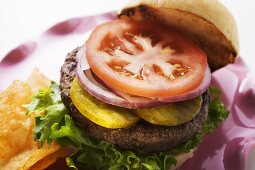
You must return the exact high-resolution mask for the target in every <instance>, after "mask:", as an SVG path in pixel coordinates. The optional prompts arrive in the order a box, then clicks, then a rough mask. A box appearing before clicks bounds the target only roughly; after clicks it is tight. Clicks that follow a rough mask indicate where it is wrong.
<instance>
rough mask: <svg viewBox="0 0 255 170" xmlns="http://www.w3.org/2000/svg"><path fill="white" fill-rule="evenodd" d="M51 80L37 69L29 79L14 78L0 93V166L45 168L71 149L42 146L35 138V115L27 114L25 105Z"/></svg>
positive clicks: (24, 169) (25, 168) (23, 169)
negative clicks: (19, 79) (22, 80)
mask: <svg viewBox="0 0 255 170" xmlns="http://www.w3.org/2000/svg"><path fill="white" fill-rule="evenodd" d="M49 84H50V81H49V80H48V79H47V78H46V77H45V76H44V75H43V74H41V73H40V72H39V70H38V69H35V70H34V71H33V73H32V74H31V76H30V77H29V79H28V82H21V81H14V82H13V83H12V85H11V86H10V87H8V88H7V89H6V90H5V91H3V92H0V127H1V131H0V151H1V152H0V169H1V170H5V169H6V170H10V169H11V170H17V169H20V170H28V169H31V170H32V169H37V170H40V169H45V168H46V167H48V166H49V165H51V164H52V163H54V162H55V161H56V160H57V159H58V158H60V157H66V156H67V155H68V154H69V152H68V150H67V149H66V148H61V147H60V146H58V145H56V144H52V146H50V147H49V146H47V145H45V146H43V147H39V145H38V143H37V142H34V140H33V128H34V126H35V121H34V114H30V115H26V112H27V110H26V108H25V107H24V105H25V104H28V103H30V102H31V99H32V95H33V93H34V92H35V91H37V90H38V89H40V88H43V87H47V86H49Z"/></svg>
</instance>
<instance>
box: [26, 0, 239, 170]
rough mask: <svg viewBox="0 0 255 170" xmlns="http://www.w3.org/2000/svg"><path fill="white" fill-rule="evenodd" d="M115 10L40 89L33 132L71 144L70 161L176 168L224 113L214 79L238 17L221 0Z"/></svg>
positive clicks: (150, 2)
mask: <svg viewBox="0 0 255 170" xmlns="http://www.w3.org/2000/svg"><path fill="white" fill-rule="evenodd" d="M118 17H119V19H117V20H114V21H110V22H107V23H103V24H101V25H99V26H97V27H96V28H95V29H94V30H93V31H92V33H91V35H90V37H89V39H88V40H87V41H86V43H85V45H83V46H81V47H78V48H76V49H75V50H73V51H72V52H71V53H69V54H68V55H67V57H66V59H65V62H64V64H63V66H62V68H61V79H60V89H58V86H57V85H56V84H55V83H53V84H52V86H51V87H50V88H49V89H44V90H41V91H40V92H39V93H38V94H37V95H35V96H34V101H33V102H32V104H31V105H30V107H29V108H30V111H36V110H40V111H44V112H45V113H46V114H45V115H44V116H42V117H38V118H37V119H36V123H37V128H36V129H35V139H36V140H39V141H41V142H42V143H44V142H45V141H48V142H52V141H56V142H57V143H59V144H60V145H62V146H66V145H70V146H72V147H73V149H74V153H73V154H72V155H71V156H69V157H68V158H67V163H68V165H69V166H70V167H81V168H84V167H88V166H89V167H95V168H97V169H169V168H176V167H177V166H179V165H180V164H181V163H183V162H184V161H185V160H186V159H187V158H189V157H191V156H192V152H193V151H194V150H195V149H196V147H197V145H198V143H199V142H200V141H201V139H202V137H203V136H204V135H205V134H206V133H209V132H211V131H212V130H213V129H214V128H215V127H217V125H218V124H219V123H220V121H222V120H223V118H226V116H227V112H226V111H225V110H224V109H223V106H222V104H221V103H220V102H219V98H218V97H216V96H215V95H213V94H210V92H212V91H213V90H208V88H209V84H210V78H211V73H210V70H216V69H218V68H221V67H223V66H225V65H227V64H228V63H233V62H234V61H235V59H236V57H237V55H238V50H239V49H238V36H237V28H236V24H235V21H234V19H233V17H232V15H231V14H230V13H229V12H228V10H227V9H226V8H225V7H224V6H223V5H222V4H220V2H218V1H216V0H215V1H210V0H206V1H205V0H190V1H186V0H179V1H174V0H157V1H155V0H140V1H134V0H133V1H130V3H129V4H128V6H127V7H125V8H124V9H123V10H121V11H120V13H119V15H118ZM59 90H60V91H59ZM60 94H61V99H60ZM210 97H211V99H210ZM47 101H48V102H47ZM208 110H209V113H208Z"/></svg>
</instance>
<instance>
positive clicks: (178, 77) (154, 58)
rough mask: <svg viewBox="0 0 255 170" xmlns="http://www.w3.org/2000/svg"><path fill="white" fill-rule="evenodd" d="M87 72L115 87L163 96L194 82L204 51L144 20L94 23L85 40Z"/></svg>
mask: <svg viewBox="0 0 255 170" xmlns="http://www.w3.org/2000/svg"><path fill="white" fill-rule="evenodd" d="M86 57H87V60H88V63H89V65H90V67H91V69H92V70H93V72H94V73H95V74H96V75H97V76H98V77H99V78H100V79H102V80H103V81H104V82H105V83H107V84H109V85H110V86H112V87H113V88H115V89H118V90H121V91H124V92H126V93H130V94H133V95H138V96H144V97H167V96H175V95H180V94H183V93H187V92H189V91H191V90H193V89H194V88H196V87H198V85H199V84H200V83H201V81H202V79H203V77H204V73H205V70H206V68H207V66H208V64H207V58H206V55H205V53H204V52H203V51H202V50H201V49H200V48H199V47H198V46H197V45H196V44H195V43H193V42H192V41H190V40H189V39H187V38H186V37H184V36H183V35H181V34H180V33H179V32H177V31H175V30H173V29H172V28H169V27H167V26H163V25H157V24H155V23H151V22H144V21H128V20H116V21H112V22H107V23H104V24H101V25H99V26H98V27H97V28H96V29H95V30H94V31H93V32H92V33H91V35H90V37H89V39H88V41H87V50H86Z"/></svg>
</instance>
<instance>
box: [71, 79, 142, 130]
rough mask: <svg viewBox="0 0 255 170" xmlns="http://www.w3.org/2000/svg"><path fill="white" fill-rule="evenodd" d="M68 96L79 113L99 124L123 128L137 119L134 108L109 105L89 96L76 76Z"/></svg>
mask: <svg viewBox="0 0 255 170" xmlns="http://www.w3.org/2000/svg"><path fill="white" fill-rule="evenodd" d="M70 97H71V99H72V101H73V103H74V105H75V106H76V108H77V109H78V110H79V111H80V112H81V114H83V115H84V116H85V117H86V118H88V119H89V120H91V121H92V122H94V123H96V124H98V125H100V126H103V127H106V128H125V127H128V126H131V125H133V124H135V123H136V122H137V121H138V120H139V117H138V116H137V115H136V112H135V110H130V109H126V108H121V107H117V106H113V105H109V104H107V103H104V102H102V101H100V100H98V99H96V98H95V97H93V96H91V95H90V94H89V93H88V92H87V91H85V90H84V89H83V88H82V87H81V86H80V83H79V80H78V79H77V78H75V79H74V80H73V82H72V86H71V89H70Z"/></svg>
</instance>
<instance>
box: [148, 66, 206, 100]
mask: <svg viewBox="0 0 255 170" xmlns="http://www.w3.org/2000/svg"><path fill="white" fill-rule="evenodd" d="M210 83H211V71H210V68H209V67H207V68H206V71H205V75H204V78H203V80H202V83H201V84H200V85H199V86H198V87H197V88H195V89H193V90H192V91H190V92H188V93H184V94H182V95H178V96H171V97H159V98H151V99H153V100H158V101H161V102H179V101H184V100H189V99H193V98H195V97H197V96H200V95H202V94H203V93H204V92H205V91H206V90H207V89H208V87H209V85H210Z"/></svg>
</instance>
